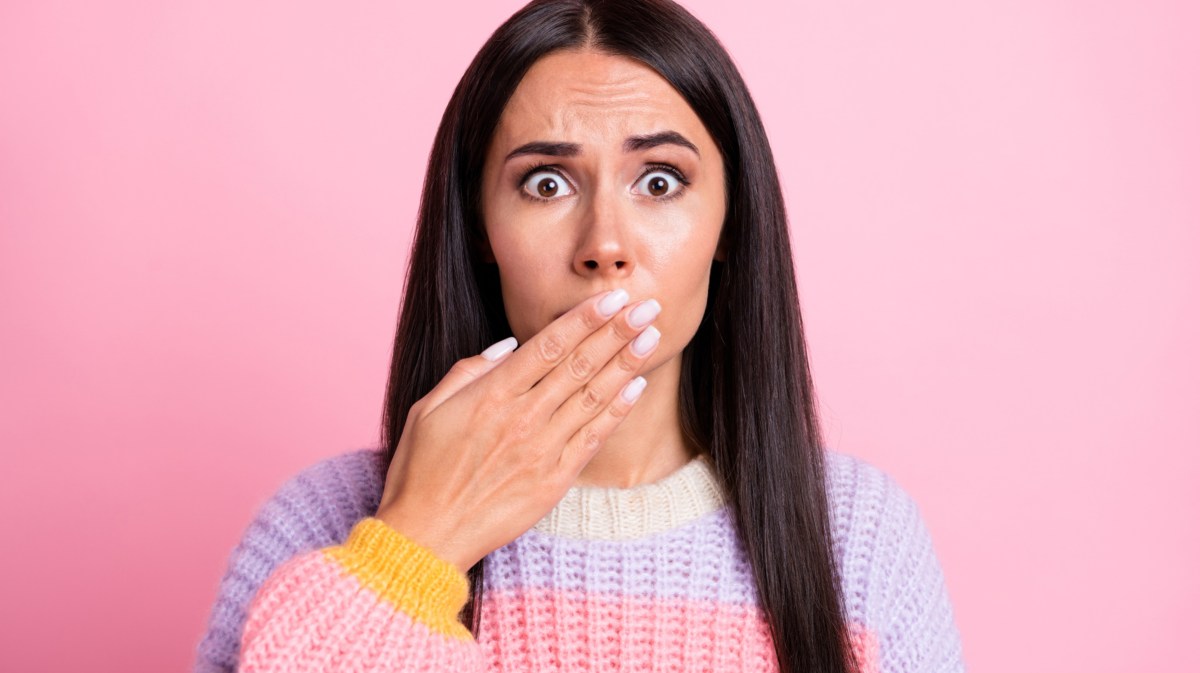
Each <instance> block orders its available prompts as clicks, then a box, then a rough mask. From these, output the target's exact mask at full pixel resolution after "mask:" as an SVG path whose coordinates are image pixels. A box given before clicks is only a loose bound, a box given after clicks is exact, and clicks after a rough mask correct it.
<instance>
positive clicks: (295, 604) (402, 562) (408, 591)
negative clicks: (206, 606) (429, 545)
mask: <svg viewBox="0 0 1200 673" xmlns="http://www.w3.org/2000/svg"><path fill="white" fill-rule="evenodd" d="M469 588H470V587H469V585H468V582H467V577H466V575H464V574H463V573H462V572H460V571H459V570H458V569H457V568H455V567H454V566H453V565H452V564H450V563H448V562H446V561H444V560H442V559H440V558H438V557H437V556H435V555H434V554H433V552H432V551H430V550H428V549H426V548H424V547H421V546H420V545H418V544H416V543H415V542H413V541H412V540H410V539H409V538H407V537H405V536H404V535H403V534H401V533H400V532H399V531H397V530H395V529H394V528H392V527H390V526H388V525H387V524H386V523H384V522H383V521H381V520H379V519H376V518H374V517H367V518H364V519H362V520H361V521H359V522H358V523H357V524H355V526H354V528H353V529H352V530H351V531H350V535H349V538H348V539H347V540H346V542H345V543H344V544H342V545H337V546H331V547H326V548H323V549H318V550H314V551H311V552H308V553H305V554H302V555H300V556H298V557H296V558H294V559H291V560H290V561H288V562H287V563H285V564H283V565H282V566H280V567H279V568H278V569H276V570H275V572H274V573H272V574H271V576H270V577H269V578H268V579H267V581H266V582H265V583H264V584H263V586H262V588H261V589H260V590H259V592H258V593H257V594H256V596H255V597H254V600H253V602H252V603H251V605H250V610H249V614H248V616H247V619H246V627H245V631H244V632H243V634H242V641H241V648H242V653H241V660H240V663H239V667H238V670H239V671H243V672H245V673H275V672H283V671H288V672H295V673H303V672H305V671H362V672H368V671H410V672H414V673H415V672H418V671H460V672H462V673H483V671H485V670H486V665H485V662H484V658H483V655H482V650H481V649H480V647H479V645H478V643H476V642H475V640H474V639H473V638H472V637H471V634H470V632H469V631H468V630H467V629H466V627H464V626H463V625H462V624H460V623H459V622H458V619H457V615H458V613H459V611H460V610H461V609H462V607H463V606H464V605H465V604H466V601H467V596H468V592H469Z"/></svg>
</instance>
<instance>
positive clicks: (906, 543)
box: [194, 450, 965, 673]
mask: <svg viewBox="0 0 1200 673" xmlns="http://www.w3.org/2000/svg"><path fill="white" fill-rule="evenodd" d="M379 459H380V457H379V454H378V453H377V452H375V451H370V450H364V451H355V452H351V453H346V454H343V455H340V456H336V457H333V458H330V459H327V460H324V461H322V462H320V463H318V464H316V465H314V466H312V467H310V468H308V469H306V470H304V471H303V472H301V473H300V474H299V475H297V476H296V477H294V478H293V479H291V480H290V481H288V482H287V483H286V484H285V485H284V486H283V487H282V488H281V489H280V490H279V491H278V493H276V494H275V495H274V497H272V498H271V499H270V500H269V501H268V502H267V503H266V504H265V506H263V507H262V508H261V510H260V511H259V513H258V516H257V517H256V518H255V520H254V521H253V523H251V524H250V526H249V528H248V529H247V530H246V532H245V535H244V537H243V539H242V540H241V542H240V544H238V545H237V547H236V548H235V549H234V551H233V554H232V556H231V557H230V559H229V563H228V569H227V571H226V573H225V576H224V578H223V579H222V580H221V582H220V586H219V589H218V596H217V599H216V602H215V604H214V606H213V609H212V614H211V617H210V620H209V625H208V630H207V632H206V633H205V634H204V636H203V638H202V640H201V641H200V643H199V647H198V652H197V654H198V656H197V660H196V664H195V667H194V670H195V671H197V672H198V673H213V672H218V671H220V672H228V671H234V670H240V671H246V672H252V671H255V672H257V671H264V672H265V671H272V672H274V671H280V672H282V671H292V672H300V671H343V670H345V671H456V672H463V673H475V672H478V673H482V672H483V671H566V670H570V671H581V670H602V671H608V670H620V671H646V670H655V671H659V670H662V671H677V672H679V673H691V672H695V671H739V672H742V671H777V670H778V663H777V660H776V655H775V650H774V645H773V641H772V639H771V633H770V628H769V626H768V623H767V621H766V615H765V613H764V611H763V609H762V607H761V604H760V602H759V598H758V592H757V589H756V585H755V582H754V578H753V572H752V569H751V566H750V564H749V562H748V561H747V559H746V555H745V551H744V548H743V547H742V545H741V544H740V542H739V538H738V536H737V534H736V524H735V522H734V518H733V512H732V508H731V507H730V505H729V504H728V502H727V501H726V498H725V496H724V495H723V493H722V488H721V487H720V485H719V482H718V481H717V477H716V474H715V472H714V471H713V468H712V465H711V463H710V461H709V459H707V458H706V457H703V456H701V457H698V458H695V459H693V460H692V461H691V462H690V463H688V464H687V465H686V466H684V467H682V468H680V469H678V470H676V471H675V472H674V473H672V474H670V475H668V476H667V477H665V478H664V479H661V480H659V481H657V482H655V483H652V484H642V485H638V486H634V487H631V488H627V489H618V488H600V487H594V486H574V487H572V488H571V489H570V490H569V491H568V492H567V493H566V495H565V496H564V497H563V499H562V500H561V501H560V502H559V503H558V505H556V506H555V508H554V509H553V510H552V511H551V512H550V513H549V514H547V515H546V517H545V518H544V519H542V520H541V521H540V522H539V523H538V524H537V525H536V526H535V527H534V528H532V529H530V530H529V531H527V532H526V533H524V534H522V535H521V536H520V537H518V538H517V539H516V540H514V541H513V542H511V543H509V544H508V545H506V546H504V547H502V548H500V549H497V550H496V551H494V552H492V553H491V554H489V555H488V557H487V559H486V562H485V565H484V568H485V570H484V581H483V584H484V591H483V592H482V599H481V613H480V614H481V617H480V625H479V629H478V634H477V637H473V636H472V634H471V633H470V632H469V631H468V630H467V629H466V628H465V627H464V626H463V625H462V624H460V623H459V622H458V620H457V615H458V613H459V611H460V609H461V608H462V606H463V605H464V604H465V602H466V600H467V598H468V595H469V585H468V581H467V578H466V575H464V574H463V573H461V572H460V571H459V570H458V569H457V568H456V567H454V566H453V565H451V564H450V563H448V562H446V561H444V560H442V559H440V558H438V557H437V556H436V555H435V554H434V553H433V552H432V551H431V550H429V549H426V548H424V547H421V546H419V545H418V544H416V543H415V542H413V541H412V540H410V539H408V538H407V537H405V536H404V535H403V534H402V533H400V532H399V531H397V530H395V529H393V528H391V527H390V526H388V525H387V524H385V523H384V522H382V521H381V520H379V519H377V518H374V516H373V514H374V512H375V511H376V508H377V506H378V503H379V499H380V497H381V493H382V488H383V482H382V478H383V475H382V474H381V470H380V467H379V464H380V463H379ZM826 470H827V482H826V483H827V487H828V497H829V503H830V517H831V525H832V532H833V538H834V553H835V559H836V561H837V563H838V569H839V575H840V580H841V584H842V592H843V600H844V603H845V605H844V614H845V615H846V619H847V622H848V625H849V630H850V635H851V640H852V649H853V652H852V654H853V656H854V657H855V658H856V659H857V660H858V663H859V665H860V667H861V669H862V671H863V672H864V673H950V672H957V671H963V670H965V667H964V664H963V661H962V650H961V641H960V636H959V632H958V629H957V627H956V625H955V621H954V615H953V611H952V608H951V604H950V601H949V597H948V594H947V590H946V586H945V582H944V578H943V574H942V571H941V567H940V565H939V563H938V560H937V557H936V555H935V553H934V549H933V545H932V540H931V537H930V534H929V531H928V529H927V527H926V525H925V523H924V521H923V519H922V517H921V515H920V512H919V510H918V508H917V506H916V504H915V503H914V501H913V500H912V498H911V497H910V496H909V495H908V494H907V493H906V492H905V491H904V490H903V489H902V488H901V487H900V486H899V485H898V484H897V483H896V482H895V480H893V479H892V478H891V477H890V476H889V475H887V474H886V473H884V472H883V471H882V470H880V469H879V468H877V467H874V466H873V465H871V464H869V463H867V462H866V461H864V460H862V459H859V458H856V457H853V456H850V455H847V454H842V453H838V452H833V451H827V452H826Z"/></svg>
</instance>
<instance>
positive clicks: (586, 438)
mask: <svg viewBox="0 0 1200 673" xmlns="http://www.w3.org/2000/svg"><path fill="white" fill-rule="evenodd" d="M602 444H604V435H603V434H602V433H601V432H600V431H599V430H597V429H596V428H593V427H591V426H587V427H585V428H584V429H583V436H582V437H581V438H580V446H581V448H582V449H583V450H584V451H587V452H588V453H595V452H597V451H599V450H600V446H601V445H602Z"/></svg>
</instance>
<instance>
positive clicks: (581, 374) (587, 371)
mask: <svg viewBox="0 0 1200 673" xmlns="http://www.w3.org/2000/svg"><path fill="white" fill-rule="evenodd" d="M661 310H662V308H661V307H660V306H659V304H658V302H657V301H655V300H653V299H648V300H646V301H643V302H639V303H638V304H635V305H634V306H631V307H628V308H627V309H625V310H624V311H622V312H621V313H618V314H617V316H616V317H615V318H613V319H612V320H610V321H608V322H607V323H605V325H604V326H603V327H601V328H600V329H598V330H596V331H595V332H594V333H592V334H591V335H589V336H588V337H587V338H586V339H584V341H583V343H581V344H579V346H578V347H577V348H576V349H575V350H574V351H573V352H571V353H570V354H568V355H567V357H565V358H563V361H562V362H561V363H560V364H559V365H558V366H557V367H555V368H554V369H553V370H552V371H551V372H550V373H548V374H546V376H545V377H544V378H543V379H542V380H541V381H540V382H538V384H537V386H536V387H534V389H533V390H531V391H530V392H529V393H528V394H529V395H532V396H533V398H534V399H535V400H536V403H537V404H539V405H541V406H542V408H543V409H545V410H546V413H547V414H549V413H552V412H553V411H554V410H555V409H558V407H559V406H561V405H562V403H563V402H564V401H565V400H566V399H567V398H568V397H570V396H571V395H574V394H575V393H576V392H577V391H579V390H580V389H581V388H583V387H584V386H585V385H586V384H587V383H588V382H589V381H591V380H592V377H594V376H595V375H596V373H597V372H599V371H600V370H601V368H603V367H605V366H607V364H608V363H609V362H610V361H611V360H612V358H613V356H614V355H616V354H617V353H618V352H620V351H621V349H622V348H623V347H625V346H626V345H627V344H629V343H630V342H631V341H632V340H634V338H635V337H639V335H641V334H645V335H646V336H647V337H650V336H657V334H658V331H657V330H655V331H654V332H653V333H647V332H646V331H645V330H646V329H647V327H646V326H647V325H649V324H650V323H651V322H653V321H654V319H655V318H657V317H658V313H659V311H661ZM642 341H643V345H645V346H649V345H652V344H650V343H649V342H648V341H647V340H646V339H645V338H643V340H642ZM655 342H657V339H655ZM642 355H645V353H642ZM629 362H630V361H629V360H628V359H620V358H619V359H618V360H617V363H616V364H617V366H618V367H619V366H620V365H622V364H628V363H629ZM639 366H640V365H639ZM633 371H634V370H627V371H626V376H624V377H623V378H624V380H623V381H621V383H624V381H628V380H629V378H630V377H631V376H632V375H633ZM618 385H619V384H618Z"/></svg>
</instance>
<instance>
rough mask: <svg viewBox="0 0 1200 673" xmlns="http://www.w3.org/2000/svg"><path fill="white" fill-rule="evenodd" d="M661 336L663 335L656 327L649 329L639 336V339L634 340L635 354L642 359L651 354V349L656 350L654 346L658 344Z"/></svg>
mask: <svg viewBox="0 0 1200 673" xmlns="http://www.w3.org/2000/svg"><path fill="white" fill-rule="evenodd" d="M659 336H661V335H660V334H659V333H658V329H656V328H654V327H647V328H646V331H644V332H642V333H641V334H639V335H638V336H637V338H636V339H634V340H633V354H634V355H637V356H638V357H641V356H643V355H645V354H646V353H649V352H650V349H651V348H654V344H656V343H658V337H659Z"/></svg>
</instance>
